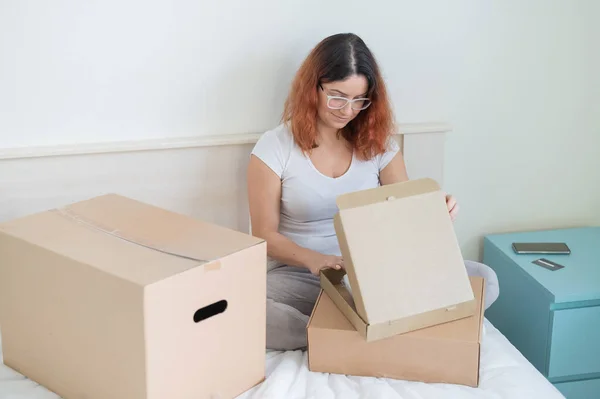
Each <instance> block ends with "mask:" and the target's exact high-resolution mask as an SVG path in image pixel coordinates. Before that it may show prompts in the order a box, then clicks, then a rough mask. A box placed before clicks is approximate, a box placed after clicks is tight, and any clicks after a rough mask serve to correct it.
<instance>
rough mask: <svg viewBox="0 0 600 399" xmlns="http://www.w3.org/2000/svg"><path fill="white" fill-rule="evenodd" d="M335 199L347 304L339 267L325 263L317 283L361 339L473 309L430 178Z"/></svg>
mask: <svg viewBox="0 0 600 399" xmlns="http://www.w3.org/2000/svg"><path fill="white" fill-rule="evenodd" d="M337 205H338V208H339V212H338V213H337V214H336V215H335V218H334V224H335V229H336V233H337V237H338V241H339V244H340V249H341V252H342V256H343V259H344V266H345V269H346V271H347V274H348V280H349V282H350V287H351V290H352V294H353V300H354V304H352V303H349V302H348V301H346V300H345V299H344V298H343V297H342V295H341V294H340V292H338V290H337V288H336V287H340V286H341V285H340V284H339V283H340V282H341V280H342V277H343V275H344V272H343V271H337V270H333V269H330V270H326V271H325V272H323V273H322V274H321V285H322V287H323V289H324V290H325V291H327V293H328V294H329V296H330V297H331V299H332V300H333V301H334V303H335V304H336V305H337V306H338V307H339V308H340V310H341V311H342V313H343V314H344V315H346V317H347V318H348V320H350V322H351V323H352V324H353V325H354V327H355V328H356V329H357V331H358V332H359V334H360V335H361V336H363V337H364V338H365V339H366V340H367V341H369V342H371V341H375V340H378V339H383V338H386V337H390V336H393V335H396V334H400V333H405V332H409V331H414V330H417V329H420V328H425V327H429V326H433V325H436V324H440V323H445V322H448V321H452V320H458V319H461V318H464V317H468V316H471V315H473V314H475V312H476V303H475V298H474V296H473V291H472V290H471V286H470V284H469V277H468V275H467V271H466V268H465V265H464V261H463V258H462V254H461V251H460V247H459V245H458V241H457V239H456V235H455V233H454V227H453V225H452V221H451V219H450V216H449V214H448V209H447V207H446V200H445V195H444V193H443V192H442V191H441V190H440V187H439V186H438V184H437V183H436V182H435V181H434V180H432V179H428V178H426V179H418V180H411V181H408V182H403V183H397V184H392V185H385V186H381V187H377V188H373V189H368V190H362V191H358V192H353V193H349V194H344V195H341V196H340V197H338V199H337ZM352 305H355V306H352Z"/></svg>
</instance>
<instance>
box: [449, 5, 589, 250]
mask: <svg viewBox="0 0 600 399" xmlns="http://www.w3.org/2000/svg"><path fill="white" fill-rule="evenodd" d="M483 3H486V4H487V6H481V7H480V8H479V11H478V17H477V18H475V19H474V20H473V23H472V24H471V25H470V27H469V33H468V34H467V35H466V36H465V40H464V42H463V43H461V45H460V47H459V48H458V49H457V50H458V51H460V52H461V53H462V54H464V58H463V59H462V60H461V63H460V68H459V70H458V71H456V74H454V76H453V82H452V83H451V84H450V86H451V87H452V89H451V90H452V100H451V101H450V102H449V103H448V104H447V106H448V109H450V110H451V118H450V120H451V123H452V124H453V125H454V129H455V130H454V133H453V134H451V135H450V136H449V137H448V141H447V158H446V185H447V188H448V190H450V191H452V192H454V193H455V194H456V195H457V196H458V197H459V199H460V202H461V204H462V206H463V208H462V209H463V211H462V215H461V217H460V219H459V221H457V223H456V228H457V232H458V234H459V237H460V239H461V243H462V246H463V250H464V252H465V254H467V255H468V256H470V257H477V256H478V255H480V253H481V252H480V250H481V236H482V235H484V234H487V233H493V232H504V231H515V230H529V229H531V230H537V229H546V228H559V227H569V226H579V225H590V224H600V90H599V88H600V78H599V76H600V75H599V74H598V71H600V63H599V54H600V45H599V43H600V29H599V28H598V24H597V21H598V18H599V17H600V3H599V2H597V1H594V0H590V1H568V2H563V1H504V2H500V1H495V2H483ZM491 4H493V6H492V5H491Z"/></svg>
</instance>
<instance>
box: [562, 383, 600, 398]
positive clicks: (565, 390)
mask: <svg viewBox="0 0 600 399" xmlns="http://www.w3.org/2000/svg"><path fill="white" fill-rule="evenodd" d="M554 386H555V387H556V388H557V389H558V390H559V391H560V392H561V393H562V394H563V395H565V397H566V398H567V399H590V398H597V397H598V396H600V394H599V393H600V379H597V380H584V381H572V382H561V383H560V384H554Z"/></svg>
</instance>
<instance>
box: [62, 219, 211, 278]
mask: <svg viewBox="0 0 600 399" xmlns="http://www.w3.org/2000/svg"><path fill="white" fill-rule="evenodd" d="M52 212H56V213H57V214H59V215H60V216H63V217H65V218H68V219H70V220H73V221H75V222H77V223H80V224H82V225H84V226H87V227H90V228H92V229H94V230H97V231H100V232H102V233H105V234H108V235H111V236H113V237H116V238H119V239H121V240H123V241H127V242H130V243H132V244H136V245H139V246H141V247H144V248H148V249H152V250H155V251H158V252H162V253H164V254H167V255H172V256H177V257H179V258H184V259H189V260H194V261H197V262H206V263H211V262H214V260H216V259H199V258H197V257H193V256H189V255H185V254H182V253H176V252H173V251H169V250H167V249H164V248H161V247H159V246H157V245H156V244H154V243H150V242H145V241H144V240H142V239H139V238H134V237H128V236H126V235H125V234H124V233H123V232H121V231H119V230H118V229H113V228H110V227H108V226H103V225H102V224H101V223H98V222H97V221H95V220H90V219H87V218H85V217H83V216H82V215H80V214H78V213H76V212H73V211H72V210H70V209H69V208H67V207H64V208H57V209H53V210H52ZM220 268H221V263H220V262H214V263H211V264H210V265H209V267H208V268H205V269H204V270H207V271H211V270H219V269H220Z"/></svg>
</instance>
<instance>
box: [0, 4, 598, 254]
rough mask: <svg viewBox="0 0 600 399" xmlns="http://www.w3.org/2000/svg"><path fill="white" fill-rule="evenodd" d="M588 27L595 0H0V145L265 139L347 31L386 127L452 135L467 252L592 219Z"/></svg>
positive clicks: (594, 86) (593, 32) (594, 97)
mask: <svg viewBox="0 0 600 399" xmlns="http://www.w3.org/2000/svg"><path fill="white" fill-rule="evenodd" d="M367 4H368V5H367ZM599 17H600V10H599V7H598V3H597V2H595V0H587V1H586V0H579V1H575V0H573V1H560V0H552V1H547V0H529V1H521V0H495V1H482V0H455V1H452V2H448V1H445V0H438V1H420V2H415V1H409V0H403V1H399V0H394V1H392V0H389V1H371V2H364V1H358V0H347V1H344V2H340V1H328V2H323V1H319V0H306V1H302V2H299V1H291V0H289V1H283V0H255V1H251V2H250V1H245V0H223V1H218V2H217V1H214V2H201V1H191V0H188V1H183V0H181V1H166V0H160V1H159V0H152V1H141V0H128V1H115V0H113V1H99V0H98V1H85V2H84V1H74V0H72V1H68V0H56V1H53V2H45V1H41V0H38V1H33V0H28V1H27V0H21V1H17V0H12V1H4V2H1V3H0V151H1V149H2V148H10V147H24V146H39V145H52V144H73V143H89V142H98V141H114V140H136V139H147V138H164V137H171V138H172V137H180V136H197V135H213V134H237V133H247V132H260V131H264V130H265V129H268V128H270V127H272V126H274V125H275V124H276V123H277V122H278V119H279V115H280V112H281V109H282V102H283V100H284V98H285V95H286V92H287V89H288V85H289V82H290V80H291V79H292V76H293V73H294V71H295V70H296V68H297V67H298V64H299V63H300V62H301V60H302V59H303V58H304V56H305V55H306V53H307V52H308V51H309V50H310V48H311V47H312V46H313V45H314V44H316V42H317V41H318V40H320V39H321V38H323V37H324V36H326V35H329V34H331V33H335V32H339V31H353V32H356V33H358V34H360V35H361V36H362V37H363V38H364V39H365V40H366V42H367V43H368V44H369V45H370V46H371V48H372V50H373V51H374V52H375V54H376V56H377V58H378V59H379V61H380V62H381V65H382V68H383V71H384V74H385V76H386V79H387V82H388V85H389V90H390V92H391V95H392V98H393V100H394V103H395V109H396V112H397V117H398V120H399V121H400V122H403V123H410V122H430V121H446V122H449V123H450V124H452V125H453V126H454V132H452V133H450V135H449V137H448V141H447V145H448V148H447V152H446V186H447V189H448V191H451V192H453V193H455V194H456V195H457V197H458V198H459V200H460V203H461V205H462V212H461V216H460V218H459V220H458V221H457V223H456V228H457V232H458V234H459V238H460V240H461V243H462V244H463V248H464V250H465V255H466V256H468V257H471V258H473V257H477V256H478V254H479V253H478V251H479V245H480V238H481V235H482V234H485V233H488V232H495V231H505V230H517V229H537V228H547V227H560V226H567V225H577V224H590V223H600V212H598V211H597V210H596V208H595V206H597V205H596V204H600V189H599V188H598V184H597V182H598V181H600V162H599V161H598V158H597V154H598V152H600V150H599V148H600V134H599V133H600V132H599V128H598V126H599V125H600V118H599V117H598V114H599V112H598V107H599V106H600V104H599V99H600V92H599V91H598V85H599V84H600V81H599V78H598V76H597V73H596V72H595V71H597V70H599V69H600V68H599V67H600V62H599V61H598V54H597V53H598V51H597V49H596V47H597V45H596V43H597V42H598V41H599V40H600V31H599V28H598V27H596V26H593V25H592V22H593V21H594V20H596V19H597V18H599ZM594 66H595V67H594ZM1 166H2V165H1V164H0V167H1ZM534 182H539V183H540V186H542V187H543V189H538V188H535V187H534V186H533V183H534ZM2 190H7V191H5V193H6V192H8V190H10V187H4V188H2V187H0V193H1V192H2ZM488 190H489V191H488ZM0 195H1V194H0Z"/></svg>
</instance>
